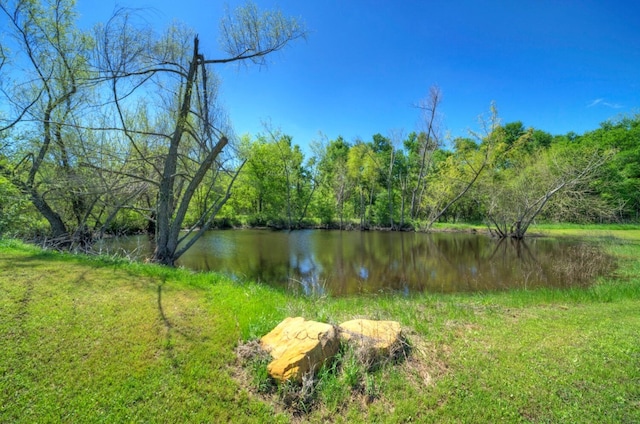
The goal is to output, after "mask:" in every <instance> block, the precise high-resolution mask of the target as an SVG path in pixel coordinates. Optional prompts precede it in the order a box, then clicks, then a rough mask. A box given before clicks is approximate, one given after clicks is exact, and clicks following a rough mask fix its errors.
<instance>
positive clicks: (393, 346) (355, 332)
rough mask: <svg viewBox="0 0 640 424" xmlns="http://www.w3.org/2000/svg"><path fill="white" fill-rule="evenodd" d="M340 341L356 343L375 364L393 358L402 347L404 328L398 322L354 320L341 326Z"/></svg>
mask: <svg viewBox="0 0 640 424" xmlns="http://www.w3.org/2000/svg"><path fill="white" fill-rule="evenodd" d="M340 339H341V340H343V341H346V342H349V343H355V344H356V347H357V348H358V349H360V350H363V351H364V352H363V353H364V356H365V357H366V358H367V359H368V361H369V362H373V361H375V360H378V359H380V358H384V357H390V356H393V355H394V354H395V353H396V352H397V351H398V350H399V349H400V348H401V347H402V328H401V327H400V323H399V322H397V321H373V320H367V319H354V320H351V321H347V322H343V323H342V324H340Z"/></svg>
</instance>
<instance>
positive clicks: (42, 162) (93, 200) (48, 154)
mask: <svg viewBox="0 0 640 424" xmlns="http://www.w3.org/2000/svg"><path fill="white" fill-rule="evenodd" d="M73 6H74V3H73V2H72V1H69V0H52V1H42V2H40V1H1V2H0V12H1V13H2V15H3V18H4V20H5V22H6V25H3V28H4V30H3V32H4V33H5V34H6V35H7V36H8V39H9V40H11V44H9V45H8V48H6V47H3V48H2V51H1V53H0V56H1V58H0V63H1V64H2V65H4V66H5V69H4V70H5V71H6V72H7V75H6V78H3V82H4V83H5V85H6V86H7V87H5V88H4V89H3V90H2V94H3V95H4V102H5V104H8V105H9V108H10V109H9V110H10V114H9V115H7V119H5V120H3V121H2V122H1V123H0V131H5V132H6V131H7V130H8V129H9V128H11V129H12V135H11V142H10V143H9V146H4V148H3V152H2V151H0V155H4V156H5V157H8V156H12V157H13V160H11V161H1V162H0V173H1V174H2V175H3V176H4V178H5V179H6V180H7V181H9V182H10V183H11V184H12V185H13V186H14V187H15V188H16V189H18V190H19V191H20V192H21V193H23V194H24V195H26V196H28V198H29V199H30V201H31V203H32V204H33V206H34V207H35V208H36V209H37V210H38V212H39V213H40V214H41V215H42V216H43V217H44V218H45V219H46V220H47V222H48V223H49V227H50V235H51V236H52V237H53V243H55V244H57V245H59V246H64V247H70V248H73V247H78V246H80V247H82V246H85V245H87V244H90V243H91V235H90V232H89V228H88V227H89V225H90V224H91V221H92V220H93V221H94V222H93V225H92V226H96V225H100V223H99V222H97V221H96V218H97V215H96V214H95V207H96V205H98V204H99V203H100V200H101V199H102V198H103V196H104V193H105V189H104V187H102V183H103V181H100V180H98V179H95V178H93V175H92V174H91V173H89V172H87V171H86V169H84V168H83V162H84V160H83V159H84V156H83V155H84V152H86V151H88V150H91V149H93V147H95V146H90V143H91V142H92V141H94V140H95V138H94V137H93V136H92V134H91V131H89V130H88V129H87V122H88V120H87V119H86V117H85V115H86V112H87V110H88V107H89V101H88V99H89V98H90V96H91V95H92V93H93V92H94V87H95V84H97V83H98V82H99V80H98V79H96V78H94V75H93V73H92V71H91V69H90V66H89V63H88V57H89V50H90V47H91V44H92V40H91V37H90V36H89V35H88V34H86V33H83V32H81V31H79V30H77V29H76V28H75V27H74V21H75V12H74V10H73ZM11 47H12V48H11ZM9 51H11V52H12V53H11V57H10V58H8V57H7V55H8V54H9V53H8V52H9Z"/></svg>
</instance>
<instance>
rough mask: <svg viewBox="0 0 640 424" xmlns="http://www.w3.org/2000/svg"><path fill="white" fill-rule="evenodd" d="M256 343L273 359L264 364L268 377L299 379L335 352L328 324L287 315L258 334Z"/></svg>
mask: <svg viewBox="0 0 640 424" xmlns="http://www.w3.org/2000/svg"><path fill="white" fill-rule="evenodd" d="M260 344H261V346H262V348H263V349H264V350H266V351H267V352H269V353H270V354H271V356H272V357H273V359H274V360H273V361H272V362H271V363H270V364H269V365H268V366H267V370H268V372H269V375H270V376H271V377H273V378H275V379H276V380H279V381H286V380H295V381H301V380H302V376H303V375H304V374H306V373H309V372H315V371H316V370H317V369H318V368H320V367H321V366H322V364H323V363H324V361H326V360H327V359H328V358H331V357H333V356H334V355H335V354H336V352H337V351H338V346H339V340H338V335H337V332H336V330H335V328H334V327H333V326H332V325H330V324H324V323H321V322H316V321H306V320H305V319H304V318H302V317H296V318H291V317H289V318H286V319H285V320H284V321H282V322H281V323H280V324H278V325H277V326H276V327H275V328H274V329H273V330H271V331H270V332H269V333H268V334H266V335H265V336H264V337H262V338H261V339H260Z"/></svg>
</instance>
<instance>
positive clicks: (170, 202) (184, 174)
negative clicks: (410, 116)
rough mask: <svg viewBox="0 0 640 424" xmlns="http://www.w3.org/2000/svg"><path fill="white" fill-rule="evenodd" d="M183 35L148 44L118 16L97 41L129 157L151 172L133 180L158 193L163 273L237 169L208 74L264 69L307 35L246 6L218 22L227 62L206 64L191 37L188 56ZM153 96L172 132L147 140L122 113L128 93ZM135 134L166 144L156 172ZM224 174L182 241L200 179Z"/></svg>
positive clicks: (200, 229) (206, 220)
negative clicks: (250, 66)
mask: <svg viewBox="0 0 640 424" xmlns="http://www.w3.org/2000/svg"><path fill="white" fill-rule="evenodd" d="M187 34H188V32H187V31H180V28H177V29H176V28H172V29H171V30H170V31H168V32H167V34H166V36H165V37H164V38H162V39H159V40H156V39H153V38H150V36H149V35H148V32H146V31H142V30H140V29H137V28H135V27H133V26H132V25H131V24H130V21H129V15H128V14H127V13H121V14H119V15H116V16H115V17H114V19H112V20H111V21H110V22H109V23H108V24H107V25H106V26H105V28H104V29H103V30H102V31H101V33H100V52H99V55H100V58H101V65H102V66H101V68H102V71H103V73H104V74H105V76H106V78H108V79H109V80H110V81H112V94H113V105H114V107H115V109H116V111H117V115H118V116H119V121H120V123H119V124H120V127H121V129H122V131H123V133H124V134H125V135H126V137H127V138H128V139H129V141H130V143H131V145H132V148H133V149H132V150H133V151H134V152H135V153H136V154H137V155H139V157H140V159H141V160H144V161H147V162H148V164H149V166H150V167H152V169H153V171H154V172H153V174H152V176H146V175H144V176H142V175H139V176H138V178H139V179H140V180H145V181H148V182H149V183H151V184H154V185H155V186H156V187H157V193H158V195H157V199H156V201H155V208H154V211H153V212H154V215H155V217H156V228H155V229H156V237H155V251H154V254H153V260H154V261H155V262H159V263H162V264H167V265H173V264H174V263H175V261H176V259H178V258H179V257H180V256H181V255H182V254H183V253H184V252H185V251H186V250H187V249H189V248H190V247H191V246H192V245H193V244H194V243H195V242H196V241H197V240H198V238H199V237H200V236H201V235H202V234H203V233H204V231H205V230H206V229H207V228H208V227H209V225H210V224H211V223H212V221H213V219H214V217H215V216H216V214H217V212H218V211H219V210H220V208H221V207H222V206H223V205H224V203H225V202H226V201H227V199H228V198H229V196H230V193H231V187H232V185H233V182H234V181H235V178H236V177H237V175H238V171H239V169H240V168H241V167H242V164H238V163H236V164H235V165H233V163H232V162H230V159H228V158H225V155H224V153H223V150H224V149H225V147H226V146H227V145H228V144H229V142H230V139H229V137H230V135H229V130H228V128H227V127H226V124H225V120H224V118H223V117H221V116H220V111H219V109H218V108H217V106H216V102H215V99H216V98H215V94H216V88H217V85H216V83H217V81H215V78H213V75H212V74H211V72H210V70H209V67H210V66H211V65H216V64H222V63H230V62H238V63H243V62H252V63H257V64H261V65H263V64H266V56H267V55H269V54H270V53H273V52H275V51H278V50H280V49H282V48H284V47H285V46H286V45H287V44H288V43H289V42H291V41H293V40H295V39H298V38H301V37H304V36H305V35H306V33H305V30H304V29H303V28H302V27H301V26H300V24H299V23H298V22H297V21H296V20H294V19H290V18H286V17H284V16H283V15H282V14H281V13H280V12H261V11H259V10H258V8H257V7H256V6H255V5H254V4H251V3H249V4H247V5H246V6H244V7H240V8H238V9H236V10H235V11H231V12H228V14H227V15H226V16H225V17H224V18H223V19H222V21H221V24H220V35H221V40H222V49H223V51H225V53H226V54H227V57H225V58H221V59H208V58H206V57H205V55H204V54H203V53H202V52H201V50H200V43H199V39H198V37H197V36H192V37H191V38H192V47H191V53H190V54H188V53H187V52H188V50H186V49H185V47H186V44H187V41H186V40H188V38H187ZM172 81H177V83H175V84H172ZM147 86H149V87H150V88H147ZM167 87H168V88H169V89H167ZM151 88H153V89H155V93H157V95H158V96H160V99H162V100H163V101H164V104H165V105H167V111H166V113H165V114H164V116H163V117H165V118H170V119H171V121H170V122H171V123H172V125H171V126H164V127H162V126H160V127H158V128H156V129H154V130H153V131H152V132H145V131H141V130H140V129H139V128H136V127H135V125H132V124H130V121H128V120H127V117H126V116H125V112H124V106H125V102H126V101H127V98H128V97H130V96H131V95H132V93H138V95H142V91H143V90H145V89H146V90H145V91H144V93H145V95H147V94H153V93H154V92H153V91H151ZM167 93H169V97H167V96H166V94H167ZM173 93H175V94H173ZM163 96H164V97H163ZM161 104H162V103H161ZM158 107H160V104H158ZM136 134H146V135H147V136H149V137H153V138H157V139H160V140H162V141H163V143H166V147H165V148H164V149H163V150H162V152H161V161H160V164H159V166H158V165H155V164H153V163H151V161H149V158H148V157H146V156H145V154H144V152H143V151H142V149H141V146H140V145H139V144H138V143H137V142H136V140H135V137H134V135H136ZM224 173H232V174H233V175H232V176H231V178H230V179H229V183H228V186H227V187H226V189H225V190H224V191H223V192H220V193H219V195H218V196H217V198H216V200H215V201H214V202H212V204H211V205H210V206H209V208H208V210H206V211H205V212H204V213H203V214H202V215H201V216H200V217H199V218H198V219H197V222H196V223H195V224H194V225H192V226H191V227H190V228H189V230H188V231H187V232H186V233H181V230H182V227H183V223H184V221H185V217H186V215H187V211H188V210H189V207H190V205H191V203H192V200H193V197H194V195H195V193H196V192H197V190H198V188H199V187H200V185H201V184H202V182H203V181H204V180H205V177H206V176H207V175H211V174H214V175H222V174H224Z"/></svg>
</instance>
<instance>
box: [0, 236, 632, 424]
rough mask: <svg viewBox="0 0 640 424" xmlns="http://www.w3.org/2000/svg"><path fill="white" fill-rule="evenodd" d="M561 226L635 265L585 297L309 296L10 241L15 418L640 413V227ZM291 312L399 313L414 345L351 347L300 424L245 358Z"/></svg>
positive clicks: (340, 316)
mask: <svg viewBox="0 0 640 424" xmlns="http://www.w3.org/2000/svg"><path fill="white" fill-rule="evenodd" d="M561 230H571V231H575V232H576V233H575V234H571V235H580V234H587V235H589V236H590V237H594V236H595V237H600V236H604V238H603V239H602V240H603V245H604V246H605V248H606V249H607V250H608V251H609V253H611V254H613V255H615V256H616V257H618V258H619V263H620V267H619V269H618V270H617V271H616V272H615V274H614V275H613V276H610V277H609V278H605V279H601V280H599V281H598V282H597V284H595V285H594V286H592V287H590V288H586V289H571V290H550V289H544V290H535V291H526V290H522V291H513V292H501V293H483V294H472V295H450V296H444V295H433V294H423V295H418V296H414V297H408V298H407V297H392V296H371V297H352V298H337V299H332V298H320V299H306V298H301V297H296V296H291V295H288V294H286V293H283V292H279V291H277V290H274V289H270V288H267V287H263V286H258V285H255V284H251V283H245V284H236V283H233V282H231V281H229V280H228V279H226V278H224V277H221V276H219V275H216V274H196V273H192V272H189V271H186V270H179V269H178V270H174V269H167V268H163V267H158V266H154V265H145V264H131V263H128V262H125V261H121V260H114V259H109V258H85V257H81V256H72V255H63V254H57V253H52V252H43V251H40V250H38V249H36V248H33V247H30V246H26V245H23V244H21V243H18V242H13V241H0V293H1V295H0V422H2V423H4V422H12V423H14V422H15V423H32V422H39V423H46V422H70V423H71V422H72V423H82V422H109V423H111V422H289V421H291V420H300V419H302V420H303V421H308V422H327V421H333V422H498V421H502V422H572V423H576V422H578V423H579V422H584V423H591V422H598V423H608V422H609V423H625V422H626V423H634V422H640V342H639V341H640V232H639V231H638V229H637V228H632V229H617V228H616V229H612V230H611V229H607V228H602V229H600V228H596V229H594V228H591V229H573V228H567V227H563V228H562V229H560V228H546V229H545V231H549V232H550V233H553V232H560V231H561ZM619 233H624V235H620V234H619ZM287 315H291V316H295V315H302V316H305V317H306V318H308V319H319V320H323V321H326V322H331V323H340V322H342V321H344V320H347V319H351V318H354V317H367V318H372V319H392V320H397V321H399V322H400V323H401V324H402V326H403V331H404V332H405V334H406V336H407V339H408V341H409V343H410V344H411V351H410V355H409V357H408V358H407V359H406V360H405V361H402V362H400V363H399V364H395V365H394V364H389V365H386V366H383V367H381V368H379V369H377V370H375V371H371V372H368V371H365V370H363V369H361V368H360V367H359V365H358V364H357V363H356V362H354V361H353V358H352V357H350V356H349V354H348V352H346V353H343V358H342V359H341V361H340V362H338V363H337V364H338V365H336V367H338V366H339V368H340V370H339V372H338V371H335V372H332V371H331V370H330V369H327V370H325V371H323V372H322V373H321V378H320V380H319V382H318V383H317V387H316V393H315V395H314V396H315V398H314V401H313V403H312V404H308V405H306V406H305V407H306V410H305V414H304V415H302V416H296V417H294V416H293V415H291V413H290V412H289V411H287V410H285V409H283V408H282V406H281V404H280V400H281V399H282V398H281V397H278V396H277V395H276V396H271V397H269V396H263V395H261V394H260V393H259V390H258V389H257V388H259V386H260V384H262V382H263V381H261V379H262V380H263V379H264V376H262V377H260V378H258V379H256V378H255V377H256V376H260V372H262V371H264V364H262V365H261V366H260V367H256V369H255V370H253V371H252V370H246V371H243V370H242V368H240V366H239V365H238V363H239V362H238V360H237V358H236V356H235V353H234V349H235V347H236V346H237V345H238V343H239V342H242V341H247V340H251V339H254V338H257V337H259V336H261V335H263V334H265V333H266V332H268V331H269V330H270V329H271V328H272V327H273V326H275V325H276V324H277V323H278V322H279V321H280V320H281V319H283V318H284V317H285V316H287ZM243 375H244V377H243ZM356 388H359V389H358V390H354V389H356Z"/></svg>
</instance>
